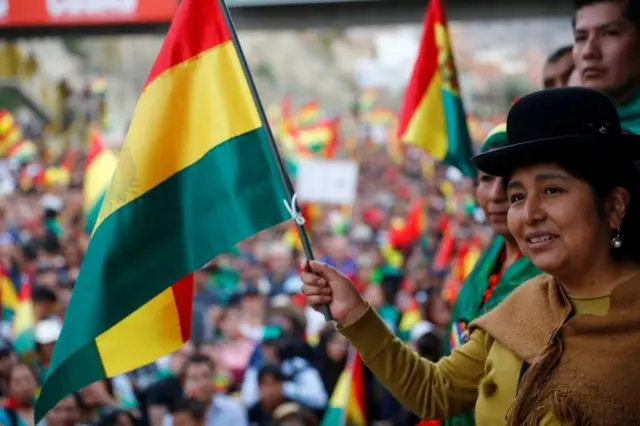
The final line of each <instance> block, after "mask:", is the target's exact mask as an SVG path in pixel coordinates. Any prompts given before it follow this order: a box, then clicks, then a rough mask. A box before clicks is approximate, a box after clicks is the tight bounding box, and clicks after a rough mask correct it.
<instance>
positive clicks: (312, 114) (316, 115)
mask: <svg viewBox="0 0 640 426" xmlns="http://www.w3.org/2000/svg"><path fill="white" fill-rule="evenodd" d="M321 118H322V108H320V103H319V102H318V101H310V102H307V103H306V104H304V105H303V106H302V107H301V108H300V110H299V111H298V113H297V114H296V125H297V126H298V127H305V126H312V125H314V124H316V123H317V122H318V121H320V119H321Z"/></svg>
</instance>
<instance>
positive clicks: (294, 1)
mask: <svg viewBox="0 0 640 426" xmlns="http://www.w3.org/2000/svg"><path fill="white" fill-rule="evenodd" d="M427 3H428V1H427V0H324V1H322V0H227V4H229V6H230V7H231V11H232V14H233V19H234V21H235V22H236V26H237V27H238V28H239V29H304V28H320V27H338V28H340V27H348V26H367V25H385V24H402V23H419V22H422V20H423V18H424V12H425V10H426V6H427ZM572 3H573V2H572V1H570V0H446V1H445V5H446V8H447V14H448V18H449V19H450V20H455V21H468V20H488V19H524V18H535V17H540V18H542V17H566V16H569V15H570V14H571V13H572Z"/></svg>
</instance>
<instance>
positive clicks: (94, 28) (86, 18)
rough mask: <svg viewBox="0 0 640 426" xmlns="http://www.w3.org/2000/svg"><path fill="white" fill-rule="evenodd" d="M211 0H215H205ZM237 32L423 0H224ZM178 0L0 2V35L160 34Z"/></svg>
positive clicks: (530, 8)
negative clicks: (238, 30)
mask: <svg viewBox="0 0 640 426" xmlns="http://www.w3.org/2000/svg"><path fill="white" fill-rule="evenodd" d="M209 1H217V0H209ZM225 1H226V3H227V5H228V6H229V7H230V9H231V13H232V15H233V19H234V21H235V23H236V26H237V28H238V29H240V30H273V29H308V28H344V27H350V26H370V25H385V24H401V23H419V22H421V21H422V19H423V17H424V12H425V10H426V6H427V4H428V0H225ZM179 2H180V0H129V1H128V2H122V1H121V0H48V1H47V2H44V1H43V0H0V39H12V38H29V37H38V36H44V35H54V36H55V35H74V36H82V35H88V34H106V35H110V34H130V33H149V32H158V33H163V32H165V31H166V30H167V28H168V25H169V22H170V21H171V17H172V16H173V13H174V12H175V9H176V7H177V5H178V4H179ZM445 4H446V8H447V13H448V15H449V19H450V20H457V21H460V20H463V21H464V20H487V19H514V18H532V17H549V16H568V15H569V14H570V13H571V6H572V1H571V0H446V1H445Z"/></svg>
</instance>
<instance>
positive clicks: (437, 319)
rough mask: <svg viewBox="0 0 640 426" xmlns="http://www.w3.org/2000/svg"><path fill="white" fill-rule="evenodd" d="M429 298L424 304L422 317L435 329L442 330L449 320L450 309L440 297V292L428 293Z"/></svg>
mask: <svg viewBox="0 0 640 426" xmlns="http://www.w3.org/2000/svg"><path fill="white" fill-rule="evenodd" d="M428 293H429V297H428V299H427V301H426V302H425V304H424V307H423V309H424V317H425V319H426V320H427V321H429V322H430V323H431V324H433V325H434V326H435V327H436V329H440V330H441V329H444V328H446V327H447V325H448V324H449V320H450V319H451V309H450V307H449V304H448V302H447V301H446V300H445V298H444V297H443V296H442V292H441V291H437V290H434V291H430V292H428Z"/></svg>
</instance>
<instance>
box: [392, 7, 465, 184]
mask: <svg viewBox="0 0 640 426" xmlns="http://www.w3.org/2000/svg"><path fill="white" fill-rule="evenodd" d="M423 31H424V32H423V34H422V41H421V42H420V51H419V53H418V58H417V59H416V63H415V66H414V69H413V75H412V77H411V81H410V83H409V86H408V87H407V91H406V94H405V98H404V103H403V106H402V110H401V113H400V124H399V127H398V137H399V139H400V140H401V141H403V142H405V143H408V144H412V145H415V146H417V147H419V148H421V149H422V150H423V151H425V152H427V153H428V154H430V155H432V156H433V157H435V159H436V160H438V161H441V162H444V163H446V164H450V165H452V166H454V167H456V168H458V169H459V170H460V171H461V172H462V173H464V174H465V175H467V176H470V177H474V176H475V173H476V170H475V167H474V166H473V165H472V163H471V161H469V159H470V157H471V155H472V149H471V138H470V137H469V131H468V129H467V123H466V118H465V117H466V116H465V112H464V107H463V105H462V99H461V98H460V87H459V86H458V78H457V72H456V67H455V63H454V61H453V55H452V52H451V45H450V43H449V35H448V31H447V18H446V16H445V12H444V6H443V5H442V0H431V1H430V2H429V6H428V9H427V14H426V17H425V22H424V30H423Z"/></svg>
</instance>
